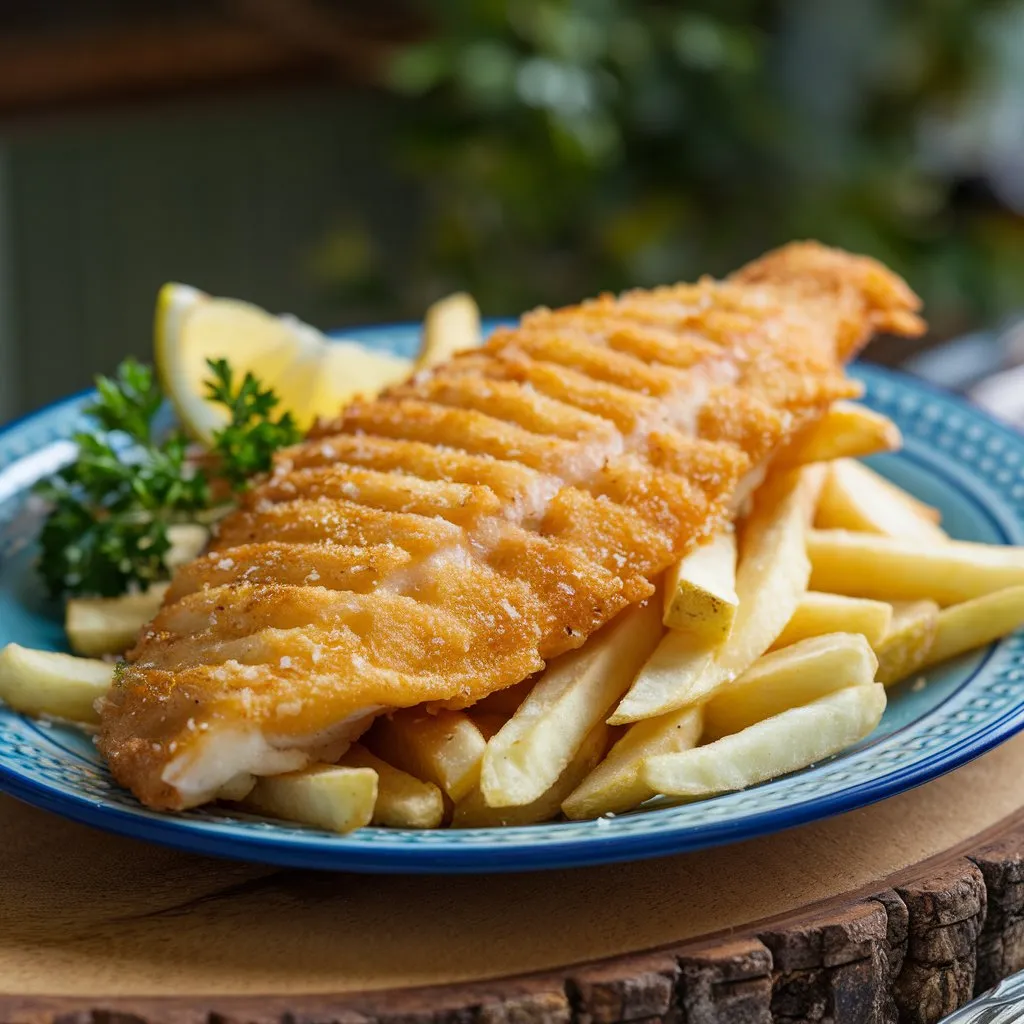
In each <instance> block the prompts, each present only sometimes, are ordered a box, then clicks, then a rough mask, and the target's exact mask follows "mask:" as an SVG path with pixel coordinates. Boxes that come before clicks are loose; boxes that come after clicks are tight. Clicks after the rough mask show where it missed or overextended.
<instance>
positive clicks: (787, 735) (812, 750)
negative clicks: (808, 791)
mask: <svg viewBox="0 0 1024 1024" xmlns="http://www.w3.org/2000/svg"><path fill="white" fill-rule="evenodd" d="M884 711H885V687H884V686H881V685H879V684H874V683H873V684H872V685H870V686H851V687H849V688H848V689H845V690H839V691H838V692H837V693H830V694H829V695H828V696H827V697H821V698H820V699H818V700H816V701H814V702H813V703H811V704H805V705H803V707H799V708H790V709H789V710H788V711H783V712H782V714H780V715H776V716H775V717H774V718H767V719H765V720H764V721H763V722H758V723H757V724H756V725H752V726H750V727H749V728H747V729H744V730H743V731H742V732H737V733H733V734H732V735H731V736H723V737H722V739H720V740H716V741H715V742H714V743H709V744H707V745H706V746H703V747H695V748H694V749H693V750H684V751H683V752H682V753H679V754H660V755H658V756H657V757H651V758H648V759H647V761H645V762H644V769H643V777H644V781H645V782H646V783H647V785H648V786H650V787H651V789H653V790H654V791H655V792H656V793H663V794H665V795H666V796H673V797H681V798H683V799H688V800H699V799H701V798H703V797H709V796H714V795H716V794H718V793H728V792H732V791H734V790H737V789H746V788H747V787H748V786H753V785H756V784H757V783H759V782H766V781H768V780H769V779H775V778H778V777H779V776H780V775H786V774H787V773H788V772H793V771H796V770H797V769H799V768H806V767H807V766H808V765H812V764H815V763H817V762H818V761H821V760H823V759H824V758H826V757H829V756H831V755H832V754H837V753H839V752H840V751H841V750H845V749H846V748H847V747H850V746H852V745H853V744H854V743H857V742H858V741H860V740H862V739H863V738H864V737H865V736H867V735H868V733H870V732H871V731H872V730H873V729H874V728H875V726H877V725H878V723H879V722H880V721H881V718H882V713H883V712H884Z"/></svg>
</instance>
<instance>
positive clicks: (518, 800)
mask: <svg viewBox="0 0 1024 1024" xmlns="http://www.w3.org/2000/svg"><path fill="white" fill-rule="evenodd" d="M661 634H662V625H661V602H660V601H659V600H658V599H657V598H656V597H655V598H652V599H651V600H649V601H648V602H647V603H646V604H643V605H635V606H633V607H632V608H628V609H626V611H624V612H622V613H621V614H620V615H618V616H616V618H614V619H613V620H612V621H611V622H610V623H609V624H608V625H607V626H605V627H604V628H603V629H601V630H600V631H599V632H598V633H596V634H595V635H594V636H592V637H591V638H590V639H589V640H588V641H587V642H586V643H585V644H584V645H583V646H582V647H580V648H579V649H578V650H575V651H570V652H569V653H567V654H563V655H561V656H560V657H558V658H556V659H555V660H554V661H552V662H551V664H550V665H549V666H548V668H547V669H546V670H545V672H544V673H543V675H541V677H540V679H539V680H538V681H537V683H536V684H535V685H534V687H533V689H532V690H531V691H530V694H529V696H528V697H527V698H526V700H524V701H523V703H522V704H521V705H520V707H519V710H518V711H516V713H515V714H514V715H513V716H512V717H511V718H510V719H509V721H508V722H507V723H506V725H505V726H504V728H502V730H501V731H500V732H499V733H498V734H497V735H496V736H494V737H493V738H492V739H491V740H490V742H489V743H488V744H487V750H486V752H485V753H484V758H483V767H482V771H481V775H480V788H481V789H482V791H483V796H484V799H485V800H486V802H487V804H488V805H489V806H491V807H518V806H521V805H523V804H529V803H532V802H533V801H534V800H536V799H538V797H540V796H541V795H542V794H544V793H545V792H547V790H549V789H550V788H551V787H552V786H553V785H554V784H555V782H556V781H557V779H558V777H559V776H560V775H561V774H562V772H563V771H565V769H566V767H567V765H568V764H569V763H570V761H572V759H573V757H575V755H576V752H577V751H578V750H579V748H580V746H581V745H582V743H583V741H584V740H585V739H586V737H587V735H588V734H589V733H590V731H591V730H592V729H593V728H594V726H595V725H597V723H598V722H600V721H603V720H604V718H605V717H606V716H607V714H608V712H609V710H610V709H611V707H612V705H613V704H614V703H615V701H616V700H617V699H618V698H619V697H620V696H621V695H622V694H623V693H624V692H625V690H626V687H628V686H629V684H630V682H631V680H632V679H633V677H634V676H635V675H636V672H637V669H639V667H640V666H641V665H642V664H643V662H644V659H645V658H646V657H647V656H648V655H649V654H650V653H651V651H652V650H653V649H654V647H655V646H656V644H657V643H658V640H659V639H660V637H661Z"/></svg>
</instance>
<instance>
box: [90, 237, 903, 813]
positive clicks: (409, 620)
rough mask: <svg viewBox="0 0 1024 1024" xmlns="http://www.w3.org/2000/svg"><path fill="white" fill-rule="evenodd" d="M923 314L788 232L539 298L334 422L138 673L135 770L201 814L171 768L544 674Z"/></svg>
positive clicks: (257, 510)
mask: <svg viewBox="0 0 1024 1024" xmlns="http://www.w3.org/2000/svg"><path fill="white" fill-rule="evenodd" d="M917 306H918V303H917V300H916V298H915V297H914V296H913V294H912V293H911V292H910V291H909V289H907V287H906V285H905V284H904V283H903V282H902V281H900V280H899V279H898V278H896V277H894V276H893V275H892V274H891V273H889V272H888V271H887V270H885V268H884V267H881V265H880V264H877V263H876V262H875V261H873V260H868V259H865V258H863V257H856V256H850V255H848V254H846V253H841V252H838V251H835V250H830V249H826V248H824V247H822V246H819V245H816V244H814V243H803V244H798V245H793V246H787V247H786V248H785V249H782V250H779V251H778V252H775V253H771V254H769V255H768V256H766V257H764V258H763V259H762V260H759V261H757V262H756V263H754V264H751V265H750V266H748V267H746V268H744V269H743V270H741V271H740V272H739V273H737V274H736V275H734V276H733V277H732V278H730V279H729V280H727V281H724V282H715V281H711V280H703V281H700V282H698V283H697V284H693V285H673V286H669V287H665V288H658V289H655V290H653V291H647V292H640V291H634V292H629V293H626V294H625V295H623V296H621V297H619V298H615V297H612V296H601V297H599V298H597V299H593V300H590V301H588V302H585V303H583V304H581V305H579V306H574V307H569V308H566V309H561V310H546V309H544V310H537V311H534V312H533V313H530V314H527V315H526V316H525V317H524V318H523V320H522V322H521V324H520V326H519V327H517V328H510V329H503V330H500V331H498V332H496V333H495V335H494V336H493V337H492V339H491V340H490V341H489V342H488V344H487V345H486V346H484V347H483V348H482V349H480V350H478V351H476V352H472V353H466V354H464V355H461V356H458V357H456V358H455V359H453V360H452V361H451V362H450V363H448V364H446V365H444V366H441V367H438V368H437V369H436V370H433V371H431V372H429V373H425V374H422V375H418V376H417V377H415V378H413V379H412V380H411V381H409V382H408V383H406V384H403V385H401V386H399V387H396V388H394V389H392V390H391V391H390V392H389V393H387V394H385V395H383V396H381V398H379V399H378V400H376V401H372V402H359V403H356V404H354V405H352V406H351V407H349V408H347V409H345V410H344V411H343V412H342V413H341V414H340V416H339V417H338V418H337V419H336V420H333V421H330V422H321V423H318V424H317V425H316V426H315V427H314V429H313V431H312V432H311V434H310V438H309V439H308V440H307V441H306V442H305V443H303V444H301V445H297V446H295V447H294V448H291V449H288V450H286V451H284V452H281V453H280V454H279V455H278V457H277V459H276V460H275V469H274V472H273V473H272V474H271V475H270V477H269V478H268V479H267V480H265V481H264V482H262V483H260V484H258V485H257V486H256V487H255V488H254V489H253V490H252V492H251V493H250V494H249V495H248V496H247V497H246V499H245V501H244V502H243V505H242V507H241V508H239V509H238V510H237V511H235V512H233V513H232V514H231V515H229V516H228V517H227V518H226V519H225V520H224V521H223V522H222V524H221V525H220V528H219V532H218V535H217V537H216V538H215V540H214V543H213V546H214V547H215V549H216V550H215V551H214V552H211V553H210V554H208V555H205V556H203V558H200V559H198V560H197V561H196V562H194V563H192V564H191V565H189V566H186V567H185V568H183V569H182V570H181V572H180V573H179V575H178V576H177V578H176V579H175V580H174V581H173V583H172V586H171V589H170V591H169V593H168V597H167V602H166V604H165V607H164V608H163V610H162V611H161V612H160V614H159V615H158V616H157V618H156V619H155V620H154V622H153V623H152V625H151V626H150V627H149V628H148V629H147V630H146V631H145V633H144V634H143V636H142V637H141V638H140V641H139V643H138V645H137V646H136V648H135V649H134V650H133V651H132V652H131V655H130V659H129V660H130V661H131V664H130V665H128V666H127V667H126V668H125V669H124V670H123V671H122V672H120V673H119V679H118V682H117V685H116V686H115V688H114V691H113V694H112V696H111V699H110V700H109V701H108V703H107V706H106V708H105V709H104V712H103V715H102V728H101V735H100V747H101V749H102V751H103V752H104V754H105V756H106V757H107V758H108V760H109V761H110V764H111V767H112V769H113V771H114V773H115V775H116V777H117V778H118V779H119V780H120V781H121V782H123V783H124V784H126V785H128V786H130V787H131V788H132V789H133V790H134V791H135V792H136V793H137V794H138V795H139V797H140V798H141V799H142V800H143V801H144V802H146V803H148V804H150V805H151V806H155V807H181V806H186V805H188V804H190V803H193V802H197V801H201V800H203V799H208V798H209V796H210V795H211V794H210V793H206V792H202V793H200V795H199V796H196V795H195V794H191V795H190V794H189V793H186V792H183V791H182V790H181V788H180V787H179V786H178V785H176V784H171V783H169V782H168V781H167V773H168V765H170V764H171V763H172V760H173V758H174V757H180V755H181V753H182V752H183V751H185V752H188V751H189V750H192V749H198V747H197V745H198V744H201V743H215V742H216V741H217V737H218V736H219V735H223V734H224V732H225V731H227V730H230V729H232V728H237V727H238V726H239V725H240V724H243V725H245V726H246V727H247V728H251V729H255V730H258V731H259V732H260V734H261V735H262V736H264V737H267V738H268V741H271V740H272V742H273V744H274V745H275V750H278V749H282V748H283V749H286V750H291V751H295V750H298V751H299V752H300V753H299V755H298V756H300V757H301V756H305V755H304V754H303V753H302V751H307V752H308V751H314V750H315V748H314V747H313V746H311V744H312V740H311V739H310V737H323V736H327V735H329V736H333V737H334V738H335V739H337V738H338V736H339V735H341V734H339V733H338V729H339V728H341V727H347V726H346V723H349V722H359V721H362V719H364V718H368V716H372V714H374V713H376V712H377V711H379V710H380V709H389V708H399V707H409V706H413V705H416V704H421V703H434V704H445V705H448V706H452V707H459V706H466V705H469V704H472V703H474V702H475V701H477V700H480V699H481V698H483V697H485V696H486V695H488V694H490V693H492V692H494V691H496V690H498V689H501V688H503V687H506V686H509V685H512V684H514V683H517V682H519V681H521V680H522V679H524V678H525V677H526V676H528V675H529V674H530V673H532V672H534V671H536V670H537V669H539V668H540V667H541V665H542V664H543V662H544V660H546V659H548V658H551V657H553V656H555V655H556V654H558V653H560V652H562V651H565V650H568V649H570V648H572V647H575V646H578V645H579V644H580V643H582V642H583V641H584V640H585V639H586V637H587V636H588V635H590V633H592V632H593V631H594V630H596V629H598V628H599V627H600V626H601V625H602V624H604V623H605V622H607V621H608V620H609V619H610V618H611V617H612V616H614V615H615V614H617V613H618V612H619V611H620V610H621V609H622V608H623V607H625V606H626V605H627V604H629V603H632V602H635V601H639V600H642V599H643V598H645V597H647V596H649V595H650V594H651V593H652V591H653V586H652V583H651V580H652V579H653V578H654V577H655V576H656V574H657V573H659V572H660V571H661V570H662V569H664V568H665V566H666V565H667V564H669V562H670V561H672V560H673V559H675V558H677V557H679V556H680V555H681V554H683V553H685V551H686V550H688V549H689V548H690V547H691V546H693V545H694V544H696V543H697V542H699V540H700V539H701V538H702V537H704V536H706V535H707V534H708V533H709V532H710V531H712V530H713V529H715V527H716V526H717V524H719V523H720V522H721V521H722V519H723V518H726V517H728V516H731V515H732V510H733V504H734V501H735V500H736V496H737V494H738V493H740V488H741V486H742V484H743V482H744V479H745V478H746V476H747V474H749V473H750V472H751V471H752V470H756V469H758V468H759V467H760V466H761V465H763V463H764V462H765V460H766V459H768V458H769V457H770V456H771V455H772V454H773V453H774V452H775V451H777V450H778V449H779V447H780V446H782V445H783V444H785V443H786V442H787V441H788V440H789V439H790V438H791V437H792V436H793V434H794V433H795V431H797V430H799V429H800V428H802V427H804V426H806V425H807V424H808V423H811V422H813V421H814V420H815V419H816V418H817V417H819V416H820V415H821V414H822V413H823V412H824V410H825V409H826V408H827V406H828V404H829V403H830V402H832V401H833V400H834V399H836V398H839V397H846V396H849V395H851V394H853V393H855V392H856V388H855V386H854V385H852V384H851V383H850V382H849V381H848V380H847V379H846V378H845V376H844V374H843V369H842V364H843V361H844V360H845V359H847V358H848V357H849V356H850V355H851V354H852V353H853V352H854V351H855V350H856V349H857V348H858V347H859V346H860V345H862V344H863V343H864V342H865V341H866V340H867V338H868V337H869V336H870V334H871V333H872V332H873V331H875V330H879V329H883V330H895V331H899V332H903V333H911V334H912V333H917V332H919V331H920V329H921V327H922V325H921V321H920V320H919V319H918V318H917V316H916V310H917ZM285 711H287V714H285V713H284V712H285ZM345 735H347V734H345ZM342 738H344V737H343V736H342ZM309 756H314V754H313V753H309ZM175 763H177V762H175ZM278 770H280V769H278Z"/></svg>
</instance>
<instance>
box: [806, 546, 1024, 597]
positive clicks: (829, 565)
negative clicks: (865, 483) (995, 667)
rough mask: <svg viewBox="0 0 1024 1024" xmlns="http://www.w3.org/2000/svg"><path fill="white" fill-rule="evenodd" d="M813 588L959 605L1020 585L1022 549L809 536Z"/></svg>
mask: <svg viewBox="0 0 1024 1024" xmlns="http://www.w3.org/2000/svg"><path fill="white" fill-rule="evenodd" d="M807 553H808V555H809V556H810V559H811V583H810V585H811V588H812V589H813V590H827V591H829V592H830V593H834V594H847V595H849V596H850V597H870V598H875V599H876V600H879V601H924V600H930V601H937V602H938V603H939V604H940V605H943V606H945V605H949V604H960V603H961V602H962V601H969V600H971V598H974V597H981V596H982V595H983V594H990V593H992V591H994V590H1003V589H1004V588H1006V587H1014V586H1018V585H1020V584H1022V583H1024V548H1018V547H1002V546H1000V545H997V544H975V543H971V542H969V541H959V540H955V541H949V542H948V543H946V544H930V543H928V542H915V541H911V540H906V539H905V538H900V537H883V536H881V535H880V534H876V533H855V532H853V531H851V530H811V531H810V533H809V534H808V535H807Z"/></svg>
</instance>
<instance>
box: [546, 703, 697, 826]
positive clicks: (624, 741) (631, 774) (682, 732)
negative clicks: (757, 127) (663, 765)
mask: <svg viewBox="0 0 1024 1024" xmlns="http://www.w3.org/2000/svg"><path fill="white" fill-rule="evenodd" d="M703 723H704V719H703V712H702V709H701V708H699V707H697V708H682V709H681V710H679V711H671V712H669V713H668V714H667V715H664V716H663V717H661V718H648V719H647V720H646V721H643V722H637V723H636V724H635V725H631V726H630V727H629V729H628V730H627V731H626V733H625V734H624V735H623V736H622V738H621V739H620V740H619V741H618V742H617V743H616V744H615V746H613V747H612V749H611V750H610V751H609V752H608V756H607V757H606V758H605V759H604V760H603V761H602V762H601V763H600V764H599V765H598V766H597V767H596V768H595V769H594V770H593V771H592V772H591V773H590V774H589V775H588V776H587V777H586V778H585V779H583V780H582V781H581V782H580V784H579V785H578V786H577V787H576V789H574V790H573V791H572V793H570V794H569V795H568V796H567V797H566V798H565V800H564V801H563V802H562V813H563V814H565V816H566V817H567V818H573V819H581V818H600V817H601V815H602V814H622V813H623V812H625V811H631V810H632V809H633V808H634V807H639V806H640V804H642V803H643V802H644V801H645V800H649V799H650V798H651V797H652V796H654V790H653V789H651V787H650V786H648V785H647V783H646V782H644V779H643V774H642V771H641V769H642V766H643V762H644V761H646V760H647V758H648V757H652V756H653V755H655V754H673V753H676V752H677V751H680V750H689V749H690V748H691V747H695V746H696V745H697V742H698V740H699V739H700V734H701V730H702V728H703Z"/></svg>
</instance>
